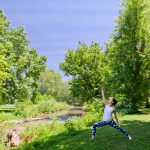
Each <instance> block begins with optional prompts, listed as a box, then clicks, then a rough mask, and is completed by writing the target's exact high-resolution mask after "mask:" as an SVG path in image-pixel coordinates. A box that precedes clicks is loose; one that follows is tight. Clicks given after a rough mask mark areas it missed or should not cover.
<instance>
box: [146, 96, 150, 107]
mask: <svg viewBox="0 0 150 150" xmlns="http://www.w3.org/2000/svg"><path fill="white" fill-rule="evenodd" d="M145 108H150V103H149V98H147V99H146V104H145Z"/></svg>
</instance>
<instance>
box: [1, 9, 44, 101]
mask: <svg viewBox="0 0 150 150" xmlns="http://www.w3.org/2000/svg"><path fill="white" fill-rule="evenodd" d="M0 43H1V44H2V45H3V47H4V48H2V47H1V49H0V54H1V55H2V57H1V58H2V59H3V58H5V61H6V63H5V64H8V66H9V69H7V74H8V75H9V78H7V79H5V80H4V81H3V85H1V88H3V89H5V90H4V91H3V93H2V95H1V99H2V100H3V102H4V103H14V102H15V101H23V100H26V99H30V98H32V99H34V97H35V93H36V89H37V87H38V85H37V81H38V79H39V76H40V73H41V72H42V71H43V70H44V69H45V67H46V64H45V62H46V57H45V56H40V57H39V55H38V53H37V52H36V50H34V49H30V48H29V41H28V39H27V37H26V33H25V32H24V28H23V27H18V28H14V29H12V28H11V27H10V24H9V22H8V21H7V20H6V17H5V15H4V14H3V12H2V11H0ZM3 62H4V59H3ZM2 66H3V67H4V64H2Z"/></svg>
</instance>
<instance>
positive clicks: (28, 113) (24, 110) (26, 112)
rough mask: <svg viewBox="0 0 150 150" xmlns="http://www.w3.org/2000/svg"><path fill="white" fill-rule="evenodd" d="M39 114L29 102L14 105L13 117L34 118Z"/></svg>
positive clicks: (35, 107)
mask: <svg viewBox="0 0 150 150" xmlns="http://www.w3.org/2000/svg"><path fill="white" fill-rule="evenodd" d="M39 114H40V112H39V110H38V108H37V106H36V105H33V104H32V102H31V101H26V102H18V103H16V109H15V115H19V116H22V117H24V118H26V117H35V116H37V115H39Z"/></svg>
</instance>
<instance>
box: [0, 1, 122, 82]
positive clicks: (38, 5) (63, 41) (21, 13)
mask: <svg viewBox="0 0 150 150" xmlns="http://www.w3.org/2000/svg"><path fill="white" fill-rule="evenodd" d="M119 3H120V0H0V8H1V9H2V10H3V11H4V12H5V14H6V16H7V19H8V20H9V21H10V22H11V26H12V27H18V26H24V27H25V31H26V33H27V36H28V39H29V40H30V47H33V48H35V49H36V50H37V51H38V52H39V54H40V55H41V54H44V55H46V56H47V68H48V69H54V70H55V71H56V72H59V73H62V72H61V71H60V70H59V63H60V62H62V61H63V59H64V56H65V53H66V52H67V50H68V49H69V48H70V49H72V48H74V49H76V48H77V46H78V41H81V42H85V43H86V44H88V45H89V44H90V43H91V42H92V41H94V42H98V43H100V45H101V46H102V47H104V42H106V41H107V39H108V36H109V34H110V33H112V31H113V28H114V25H115V23H114V20H115V18H117V17H118V15H119V10H120V9H121V8H120V7H119ZM64 79H66V78H64Z"/></svg>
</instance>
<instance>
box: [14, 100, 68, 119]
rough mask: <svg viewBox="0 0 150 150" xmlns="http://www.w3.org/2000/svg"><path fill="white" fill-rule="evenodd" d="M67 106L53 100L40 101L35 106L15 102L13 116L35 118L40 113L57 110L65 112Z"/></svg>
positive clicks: (26, 102) (27, 101) (28, 103)
mask: <svg viewBox="0 0 150 150" xmlns="http://www.w3.org/2000/svg"><path fill="white" fill-rule="evenodd" d="M67 108H68V104H67V103H65V102H57V101H56V100H55V99H49V100H42V101H39V102H38V103H37V104H33V103H32V102H31V101H29V100H26V101H25V102H17V103H16V108H15V115H20V116H22V117H25V118H26V117H36V116H37V115H39V114H41V113H52V112H56V111H58V110H66V109H67Z"/></svg>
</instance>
